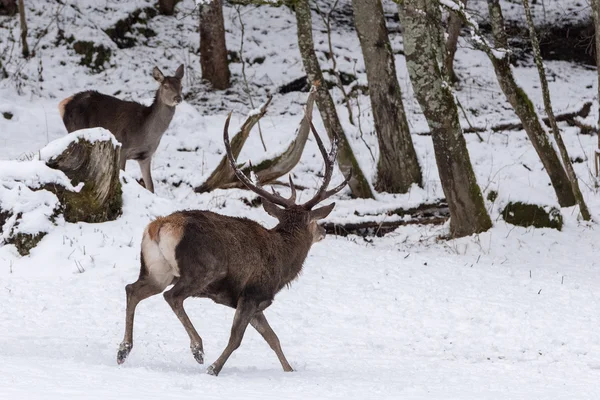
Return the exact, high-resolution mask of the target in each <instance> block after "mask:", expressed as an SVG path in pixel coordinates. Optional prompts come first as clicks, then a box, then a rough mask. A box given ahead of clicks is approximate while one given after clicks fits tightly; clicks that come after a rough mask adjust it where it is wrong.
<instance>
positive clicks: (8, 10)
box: [0, 0, 17, 17]
mask: <svg viewBox="0 0 600 400" xmlns="http://www.w3.org/2000/svg"><path fill="white" fill-rule="evenodd" d="M16 13H17V0H0V15H8V16H9V17H12V16H13V15H15V14H16Z"/></svg>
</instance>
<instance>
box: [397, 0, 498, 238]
mask: <svg viewBox="0 0 600 400" xmlns="http://www.w3.org/2000/svg"><path fill="white" fill-rule="evenodd" d="M398 3H399V11H400V22H401V24H402V31H403V36H404V54H405V56H406V63H407V66H408V72H409V74H410V79H411V81H412V84H413V87H414V89H415V95H416V97H417V100H418V102H419V104H420V105H421V109H422V110H423V114H424V115H425V118H426V119H427V123H428V125H429V128H430V130H431V136H432V139H433V146H434V151H435V159H436V162H437V166H438V171H439V174H440V181H441V184H442V189H443V191H444V195H445V196H446V201H447V202H448V207H449V209H450V233H451V235H452V236H453V237H460V236H467V235H471V234H473V233H477V232H482V231H485V230H487V229H489V228H490V227H491V226H492V222H491V220H490V217H489V215H488V213H487V210H486V209H485V203H484V201H483V196H482V195H481V190H480V189H479V186H478V185H477V180H476V179H475V173H474V172H473V167H472V165H471V160H470V158H469V152H468V150H467V146H466V142H465V139H464V136H463V132H462V128H461V126H460V122H459V119H458V109H457V106H456V103H455V101H454V96H453V94H452V91H451V89H450V85H449V84H448V82H447V81H446V80H445V79H444V78H445V71H443V65H444V37H443V30H442V24H441V20H442V16H441V11H440V6H439V3H438V2H437V1H431V0H398Z"/></svg>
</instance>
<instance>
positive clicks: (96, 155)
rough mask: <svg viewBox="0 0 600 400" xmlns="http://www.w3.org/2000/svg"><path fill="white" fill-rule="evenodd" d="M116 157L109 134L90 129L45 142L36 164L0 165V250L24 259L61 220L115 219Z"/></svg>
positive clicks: (117, 208)
mask: <svg viewBox="0 0 600 400" xmlns="http://www.w3.org/2000/svg"><path fill="white" fill-rule="evenodd" d="M119 151H120V144H119V143H118V142H117V141H116V139H115V138H114V136H113V135H112V134H111V133H110V132H108V131H107V130H104V129H101V128H94V129H86V130H81V131H77V132H73V133H72V134H70V135H67V136H65V137H63V138H61V139H58V140H56V141H54V142H51V143H50V144H49V145H48V146H46V147H45V148H43V149H42V150H40V152H39V154H38V155H37V157H36V159H33V160H27V161H17V160H10V161H0V245H1V244H13V245H15V247H16V249H17V251H18V253H19V254H20V255H22V256H25V255H28V254H29V252H30V251H31V249H32V248H34V247H35V246H36V245H37V244H38V243H39V242H40V240H42V238H43V237H44V236H45V235H46V234H47V233H48V232H49V231H50V230H51V229H52V227H53V226H54V225H55V224H56V223H58V222H59V221H61V220H64V221H67V222H105V221H110V220H114V219H116V218H117V217H118V216H119V215H121V211H122V196H121V194H122V192H121V182H120V180H119Z"/></svg>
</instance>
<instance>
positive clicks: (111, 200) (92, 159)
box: [42, 128, 123, 222]
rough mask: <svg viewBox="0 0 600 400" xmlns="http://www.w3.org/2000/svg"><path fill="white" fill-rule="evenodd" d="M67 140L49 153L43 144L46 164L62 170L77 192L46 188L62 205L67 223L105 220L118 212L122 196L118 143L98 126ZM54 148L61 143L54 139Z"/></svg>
mask: <svg viewBox="0 0 600 400" xmlns="http://www.w3.org/2000/svg"><path fill="white" fill-rule="evenodd" d="M66 138H67V139H72V140H70V143H69V144H68V145H67V146H66V147H64V148H63V150H59V151H60V153H58V152H55V153H54V154H51V152H50V151H48V150H53V149H49V147H50V146H48V147H46V148H45V149H44V150H46V152H45V154H43V155H42V157H44V158H45V160H46V164H47V165H48V166H49V167H50V168H52V169H58V170H61V171H62V172H64V173H65V175H66V176H67V177H68V178H69V179H70V180H71V183H72V184H73V185H74V186H76V185H78V184H79V183H83V184H84V185H83V188H82V189H81V190H80V191H78V192H73V191H69V190H64V188H61V187H60V186H59V187H54V188H53V187H48V188H47V189H48V190H50V191H51V192H53V193H55V194H56V195H57V196H58V198H59V199H60V202H61V204H62V206H63V214H64V217H65V220H66V221H67V222H106V221H112V220H114V219H116V218H117V217H119V215H121V211H122V205H123V199H122V192H121V182H120V181H119V151H120V147H121V146H120V144H119V143H118V142H117V141H116V139H115V138H114V137H113V136H112V134H111V133H110V132H108V131H107V130H104V129H101V128H93V129H84V130H81V131H77V132H73V133H71V134H70V135H68V136H67V137H66ZM57 142H61V143H57V145H58V146H57V149H58V148H59V147H61V146H62V145H64V143H62V142H66V140H65V141H63V140H62V139H61V140H59V141H57Z"/></svg>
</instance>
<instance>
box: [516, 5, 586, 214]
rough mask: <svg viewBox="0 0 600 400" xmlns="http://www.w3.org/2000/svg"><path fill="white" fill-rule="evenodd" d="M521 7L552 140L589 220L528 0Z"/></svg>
mask: <svg viewBox="0 0 600 400" xmlns="http://www.w3.org/2000/svg"><path fill="white" fill-rule="evenodd" d="M523 7H524V8H525V17H526V19H527V24H528V25H529V36H530V37H531V44H532V47H533V56H534V59H535V65H536V66H537V69H538V73H539V76H540V83H541V85H542V96H543V98H544V108H545V110H546V114H547V115H548V120H549V121H550V127H551V128H552V134H553V135H554V140H555V141H556V144H557V146H558V150H559V151H560V155H561V157H562V161H563V164H564V166H565V169H566V171H567V175H568V177H569V180H570V181H571V188H572V190H573V195H574V196H575V199H576V200H577V204H578V205H579V211H580V212H581V216H582V217H583V219H584V220H586V221H589V220H590V219H591V216H590V212H589V210H588V208H587V205H586V204H585V200H584V199H583V195H582V194H581V190H580V189H579V183H578V181H577V175H575V171H574V170H573V164H571V158H570V157H569V152H568V151H567V147H566V146H565V143H564V142H563V140H562V136H561V134H560V131H559V129H558V124H557V123H556V118H555V116H554V111H552V101H551V100H550V89H549V88H548V80H547V78H546V71H545V69H544V63H543V61H542V54H541V52H540V43H539V41H538V38H537V34H536V32H535V25H534V23H533V18H532V17H531V7H529V1H527V0H523Z"/></svg>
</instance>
